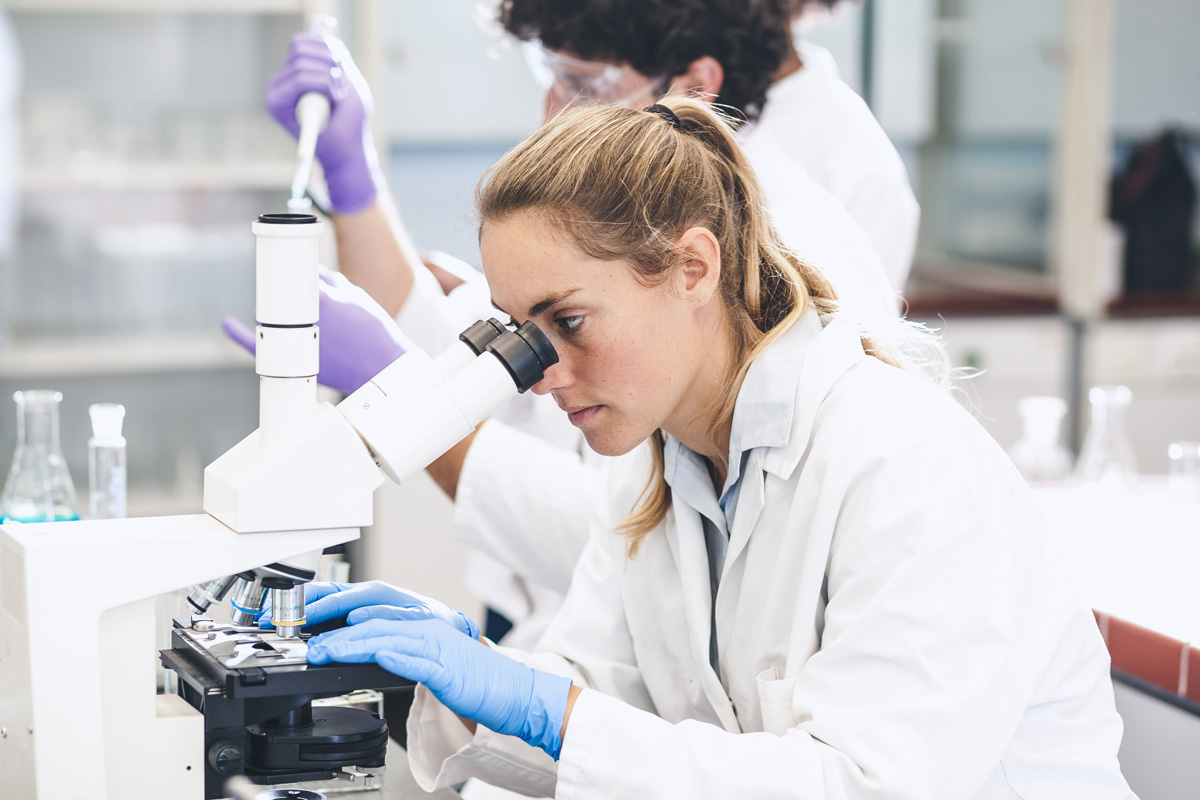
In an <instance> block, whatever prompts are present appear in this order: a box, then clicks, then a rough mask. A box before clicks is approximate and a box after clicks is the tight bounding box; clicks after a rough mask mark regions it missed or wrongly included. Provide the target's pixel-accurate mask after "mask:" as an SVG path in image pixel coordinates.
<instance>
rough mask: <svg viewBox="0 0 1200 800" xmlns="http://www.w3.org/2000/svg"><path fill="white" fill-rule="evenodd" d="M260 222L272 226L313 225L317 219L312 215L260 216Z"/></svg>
mask: <svg viewBox="0 0 1200 800" xmlns="http://www.w3.org/2000/svg"><path fill="white" fill-rule="evenodd" d="M258 221H259V222H266V223H268V224H271V225H312V224H313V223H315V222H316V221H317V218H316V217H315V216H314V215H312V214H259V215H258Z"/></svg>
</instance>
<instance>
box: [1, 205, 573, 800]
mask: <svg viewBox="0 0 1200 800" xmlns="http://www.w3.org/2000/svg"><path fill="white" fill-rule="evenodd" d="M320 229H321V223H320V222H319V221H318V220H317V218H316V217H314V216H310V215H307V214H268V215H263V216H261V217H259V220H258V221H257V222H255V223H254V224H253V231H254V234H255V236H256V239H257V255H256V281H257V282H256V317H257V319H258V320H259V326H258V328H257V330H256V338H257V353H256V371H257V372H258V374H259V376H260V406H259V428H258V430H256V431H254V432H253V433H251V434H250V435H249V436H247V437H246V438H245V439H243V440H242V441H241V442H239V443H238V444H237V445H235V446H234V447H233V448H232V449H230V450H229V451H228V452H227V453H225V454H224V455H222V456H221V457H220V458H218V459H217V460H216V461H214V462H213V463H212V464H210V465H209V466H208V467H207V469H205V471H204V510H205V512H207V513H205V514H197V515H192V516H177V517H150V518H142V519H127V520H96V521H82V522H55V523H39V524H28V525H15V524H9V525H5V526H3V527H0V786H2V787H3V790H2V792H0V794H3V795H4V796H5V797H13V798H21V800H73V799H74V798H80V799H81V800H82V798H88V800H94V799H95V798H109V800H140V798H146V800H150V798H161V797H168V796H169V797H180V798H194V800H201V798H215V797H223V796H224V794H223V787H224V781H225V778H226V777H227V776H228V775H231V774H241V773H245V774H247V775H248V776H249V777H251V779H252V780H255V781H256V782H259V783H264V784H270V783H278V782H283V781H291V780H308V779H314V778H320V777H330V776H331V775H336V774H338V773H339V772H345V773H350V774H369V773H370V771H371V770H372V769H381V768H382V764H383V760H382V759H383V750H384V749H385V748H386V741H387V728H386V725H385V724H383V723H382V721H380V720H378V719H377V718H375V717H374V716H373V715H371V714H370V713H369V712H363V711H360V710H356V709H354V711H357V712H358V713H360V714H363V715H366V717H367V718H370V719H369V720H368V719H364V718H361V717H360V718H354V719H351V718H346V719H342V720H336V719H335V720H333V721H332V722H330V718H331V717H336V716H337V715H338V714H341V713H342V712H343V711H350V710H352V709H339V710H338V711H337V712H336V713H335V714H327V713H326V711H329V709H324V708H323V709H321V713H320V714H319V715H318V716H319V717H320V718H321V719H320V720H317V721H316V722H321V723H326V724H325V727H324V728H323V729H321V730H317V729H319V728H321V726H320V725H317V724H316V722H314V720H313V719H312V714H313V712H312V707H311V704H310V703H311V700H312V699H313V698H317V697H324V696H330V695H338V694H344V693H346V692H349V691H351V690H354V689H359V688H378V687H382V686H389V685H398V684H403V683H407V682H406V681H403V680H401V679H398V678H396V677H395V676H393V675H390V674H389V673H387V672H385V671H384V670H382V669H380V668H379V667H377V666H375V665H370V664H366V665H349V664H347V665H326V666H322V667H312V666H309V665H308V664H307V663H306V662H305V660H304V652H305V644H304V639H305V638H306V634H303V635H302V634H301V633H300V631H301V627H302V626H303V624H304V596H303V585H304V583H305V582H306V581H309V580H311V579H312V578H313V576H314V574H315V570H316V566H317V561H318V560H319V559H320V557H321V554H322V552H323V551H325V550H326V549H327V548H333V547H336V546H338V545H341V544H343V543H345V542H348V541H352V540H354V539H357V538H358V536H359V529H360V528H361V527H363V526H366V525H370V524H371V522H372V494H373V492H374V490H375V489H376V488H377V487H378V486H379V485H380V484H381V483H382V482H383V476H384V475H385V474H386V475H387V476H388V477H390V478H391V479H393V480H396V481H399V480H401V479H403V478H405V477H407V476H408V475H410V474H412V473H414V472H416V471H418V470H420V469H423V468H424V467H425V466H427V465H428V464H429V463H430V462H431V461H433V460H434V459H435V458H437V457H438V456H439V455H440V454H442V453H443V452H445V451H446V450H448V449H449V448H450V447H451V446H453V445H454V444H455V443H456V442H458V441H459V440H461V439H462V438H463V437H465V436H466V435H467V434H468V433H470V432H471V431H472V430H473V429H474V427H475V426H476V425H477V424H478V423H479V422H480V421H482V420H483V419H484V418H485V417H486V416H488V415H489V414H490V413H492V412H493V411H494V410H495V409H496V408H497V407H499V406H500V405H501V404H502V403H504V402H505V401H506V400H508V399H509V398H511V397H512V396H514V395H515V394H516V393H517V392H523V391H525V390H526V389H528V388H529V387H530V386H532V385H533V384H534V383H536V382H537V381H539V380H541V378H542V374H543V371H544V370H545V369H546V368H548V367H549V366H551V365H552V364H554V363H555V362H556V361H557V360H558V357H557V354H556V353H555V352H554V348H553V347H552V346H551V345H550V343H549V341H548V340H547V339H546V338H545V336H544V335H542V333H541V331H539V330H538V329H537V328H536V327H535V326H534V325H533V324H532V323H526V324H525V325H523V326H521V327H520V328H518V329H516V330H509V329H506V328H504V326H502V325H500V323H498V322H496V321H494V320H492V321H489V322H481V323H477V324H476V325H474V326H472V327H471V328H470V329H469V330H468V331H466V332H465V333H464V334H463V336H461V337H460V342H459V343H458V344H456V345H454V346H453V347H452V348H450V349H449V350H447V351H446V352H445V353H443V354H441V355H440V356H438V357H437V358H432V359H431V358H430V357H428V356H426V355H425V354H424V353H421V352H420V351H415V350H414V351H411V352H408V353H406V354H405V355H403V356H401V357H400V358H399V359H397V360H396V361H395V362H394V363H392V364H391V365H390V366H388V367H387V368H386V369H384V370H383V371H382V372H381V373H379V375H377V376H376V377H375V378H374V379H372V380H371V381H370V382H369V383H367V384H366V385H365V386H363V387H362V388H361V389H359V390H358V391H356V392H355V393H354V394H352V395H350V396H349V397H347V398H346V399H345V400H343V401H342V402H341V403H340V404H339V405H338V406H337V407H336V408H335V407H333V406H331V405H329V404H328V403H318V402H317V400H316V385H317V383H316V375H317V366H318V338H317V337H318V336H319V329H318V327H317V326H316V323H317V316H318V302H319V295H318V288H317V281H318V266H317V242H318V237H319V235H320ZM235 585H236V589H237V596H236V597H235V609H236V613H235V618H234V620H233V624H224V623H219V622H217V621H215V620H211V619H207V618H204V617H202V616H200V615H202V614H203V612H205V611H207V609H208V607H209V606H210V605H212V604H214V603H215V602H217V601H218V600H219V599H220V598H221V597H222V596H223V595H224V593H225V592H227V591H230V590H231V588H232V587H234V586H235ZM189 586H194V587H195V588H194V589H193V591H192V593H191V595H189V603H190V604H191V605H192V608H193V610H194V611H196V612H197V615H194V616H193V617H192V618H191V619H190V620H177V621H176V627H175V630H174V632H173V635H172V636H173V641H172V644H173V647H172V649H171V650H168V651H163V653H162V656H161V657H162V660H163V663H164V665H166V666H167V667H169V668H171V669H173V670H175V671H176V672H177V673H178V676H179V683H180V694H179V695H158V694H156V688H155V663H154V660H153V654H154V652H155V638H156V637H155V633H156V631H155V598H156V597H158V596H159V595H162V594H164V593H166V592H171V591H175V590H178V589H182V588H186V587H189ZM268 589H269V590H270V591H271V592H272V603H273V618H274V621H275V623H276V625H277V626H278V627H277V628H276V631H275V632H271V631H267V630H260V629H258V628H257V627H254V625H253V616H254V614H255V613H256V611H257V609H258V608H260V607H261V605H262V602H263V597H264V595H265V594H266V591H267V590H268ZM370 720H374V721H373V722H372V721H370ZM305 732H307V733H305ZM305 737H307V739H306V738H305ZM298 738H299V739H300V740H302V741H299V742H298V741H297V739H298Z"/></svg>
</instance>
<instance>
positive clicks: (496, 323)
mask: <svg viewBox="0 0 1200 800" xmlns="http://www.w3.org/2000/svg"><path fill="white" fill-rule="evenodd" d="M507 330H508V328H505V327H504V325H503V323H501V322H500V320H498V319H495V318H492V319H489V320H482V319H481V320H479V321H478V322H476V323H475V324H474V325H472V326H471V327H469V328H467V329H466V330H465V331H463V332H462V333H460V334H459V335H458V339H459V341H460V342H463V343H464V344H465V345H466V346H467V347H469V348H471V352H473V353H474V354H475V355H477V356H479V355H483V351H484V348H486V347H487V346H488V345H489V344H491V343H492V342H493V341H495V339H496V337H497V336H500V335H501V334H503V333H504V332H505V331H507Z"/></svg>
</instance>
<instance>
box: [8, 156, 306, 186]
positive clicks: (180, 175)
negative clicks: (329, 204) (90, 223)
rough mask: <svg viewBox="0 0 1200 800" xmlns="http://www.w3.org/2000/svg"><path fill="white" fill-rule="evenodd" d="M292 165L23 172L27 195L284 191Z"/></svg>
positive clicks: (115, 166) (103, 166)
mask: <svg viewBox="0 0 1200 800" xmlns="http://www.w3.org/2000/svg"><path fill="white" fill-rule="evenodd" d="M294 168H295V164H294V162H290V161H289V162H283V161H254V162H245V163H219V164H178V163H172V162H163V163H157V164H154V163H147V164H125V163H121V162H116V161H114V162H111V163H99V164H95V165H89V166H88V167H87V168H83V169H79V168H70V167H60V166H32V167H26V168H25V170H24V172H23V173H22V176H21V187H22V188H23V189H24V190H25V191H27V192H62V191H70V192H78V191H95V192H114V191H122V192H128V191H162V190H176V189H281V190H282V189H283V188H286V187H287V186H289V185H290V184H291V180H292V172H293V170H294Z"/></svg>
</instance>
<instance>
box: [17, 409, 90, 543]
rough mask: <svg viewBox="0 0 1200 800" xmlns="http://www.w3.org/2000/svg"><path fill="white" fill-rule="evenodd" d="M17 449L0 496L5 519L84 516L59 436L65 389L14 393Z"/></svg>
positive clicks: (54, 520)
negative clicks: (61, 406)
mask: <svg viewBox="0 0 1200 800" xmlns="http://www.w3.org/2000/svg"><path fill="white" fill-rule="evenodd" d="M13 402H15V403H16V404H17V449H16V452H15V453H13V461H12V468H11V469H10V470H9V472H8V481H7V483H5V484H4V494H3V495H0V521H4V522H7V521H9V520H12V521H15V522H58V521H62V520H72V519H79V505H78V504H77V502H76V500H75V484H73V483H72V482H71V473H70V472H68V471H67V462H66V459H64V458H63V454H62V448H61V446H60V445H59V441H58V407H59V404H60V403H61V402H62V394H60V393H59V392H55V391H49V390H45V389H35V390H29V391H20V392H15V393H14V394H13Z"/></svg>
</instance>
